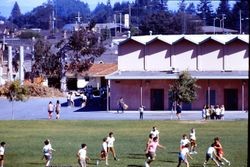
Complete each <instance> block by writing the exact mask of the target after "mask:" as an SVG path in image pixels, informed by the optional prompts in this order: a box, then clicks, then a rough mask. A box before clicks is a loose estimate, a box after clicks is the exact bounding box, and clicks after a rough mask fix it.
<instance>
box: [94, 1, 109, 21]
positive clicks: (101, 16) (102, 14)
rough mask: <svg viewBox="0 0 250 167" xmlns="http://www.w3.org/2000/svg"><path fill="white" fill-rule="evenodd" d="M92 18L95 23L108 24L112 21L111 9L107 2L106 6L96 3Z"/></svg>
mask: <svg viewBox="0 0 250 167" xmlns="http://www.w3.org/2000/svg"><path fill="white" fill-rule="evenodd" d="M92 15H93V16H92V17H93V19H94V20H95V22H97V23H107V22H108V23H110V22H112V21H113V9H112V6H111V4H110V2H108V3H107V4H106V5H105V4H104V3H98V4H97V6H96V8H95V9H94V11H93V12H92Z"/></svg>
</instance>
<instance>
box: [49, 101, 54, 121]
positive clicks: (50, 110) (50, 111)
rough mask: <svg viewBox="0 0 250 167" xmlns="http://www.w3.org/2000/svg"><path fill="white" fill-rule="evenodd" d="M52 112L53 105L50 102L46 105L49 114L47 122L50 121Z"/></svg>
mask: <svg viewBox="0 0 250 167" xmlns="http://www.w3.org/2000/svg"><path fill="white" fill-rule="evenodd" d="M53 112H54V105H53V104H52V102H51V101H50V102H49V105H48V113H49V120H51V119H52V114H53Z"/></svg>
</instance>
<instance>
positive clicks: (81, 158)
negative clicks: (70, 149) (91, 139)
mask: <svg viewBox="0 0 250 167" xmlns="http://www.w3.org/2000/svg"><path fill="white" fill-rule="evenodd" d="M77 160H78V164H79V165H80V167H86V166H87V161H89V160H90V158H89V157H88V156H87V144H81V149H80V150H78V152H77Z"/></svg>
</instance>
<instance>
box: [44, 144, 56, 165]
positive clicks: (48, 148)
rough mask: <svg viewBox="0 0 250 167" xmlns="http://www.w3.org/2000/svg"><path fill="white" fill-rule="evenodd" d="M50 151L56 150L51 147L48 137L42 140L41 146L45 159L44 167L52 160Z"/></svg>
mask: <svg viewBox="0 0 250 167" xmlns="http://www.w3.org/2000/svg"><path fill="white" fill-rule="evenodd" d="M52 151H56V150H55V149H53V148H52V146H51V143H50V141H49V139H46V140H45V141H44V147H43V157H44V158H45V160H46V162H45V167H49V166H50V161H51V160H52Z"/></svg>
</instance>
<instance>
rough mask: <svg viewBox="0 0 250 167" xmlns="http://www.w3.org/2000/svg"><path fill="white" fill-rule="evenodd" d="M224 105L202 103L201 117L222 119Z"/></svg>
mask: <svg viewBox="0 0 250 167" xmlns="http://www.w3.org/2000/svg"><path fill="white" fill-rule="evenodd" d="M224 114H225V107H224V105H220V106H219V105H215V106H214V105H211V106H208V105H204V106H203V109H202V119H204V120H208V119H222V120H224Z"/></svg>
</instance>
